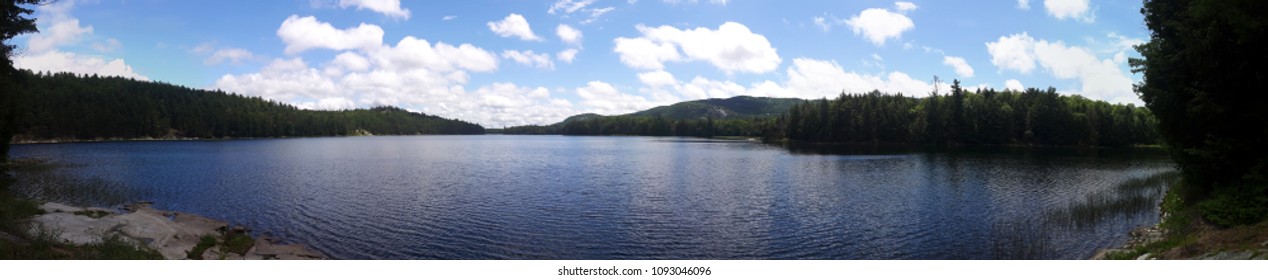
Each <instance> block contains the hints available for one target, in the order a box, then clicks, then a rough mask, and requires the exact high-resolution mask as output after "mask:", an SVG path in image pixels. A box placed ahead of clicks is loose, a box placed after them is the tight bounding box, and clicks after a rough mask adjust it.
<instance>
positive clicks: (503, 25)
mask: <svg viewBox="0 0 1268 280" xmlns="http://www.w3.org/2000/svg"><path fill="white" fill-rule="evenodd" d="M488 26H489V30H492V31H493V33H497V34H498V36H502V37H503V38H510V37H516V38H520V40H524V41H542V38H541V37H538V36H537V34H534V33H533V28H532V27H530V26H529V25H528V20H526V19H524V16H522V15H520V14H510V15H508V16H506V18H503V19H502V20H500V21H490V22H489V23H488Z"/></svg>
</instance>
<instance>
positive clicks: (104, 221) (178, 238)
mask: <svg viewBox="0 0 1268 280" xmlns="http://www.w3.org/2000/svg"><path fill="white" fill-rule="evenodd" d="M40 208H41V209H43V210H44V211H45V212H46V214H43V215H39V216H36V217H34V218H33V219H32V220H33V221H34V222H35V224H36V226H35V227H34V228H33V229H32V230H33V231H42V232H37V233H36V234H45V235H49V234H53V235H56V236H55V237H56V239H57V240H59V241H61V242H65V243H69V244H76V245H86V244H91V243H97V242H102V238H104V237H108V236H119V237H122V238H124V239H125V240H128V241H131V242H134V243H135V244H139V245H143V246H146V247H149V248H151V249H154V250H155V251H158V252H159V253H160V254H162V255H163V257H164V258H166V259H188V257H189V256H190V252H191V251H193V250H194V248H195V247H196V246H198V243H199V241H200V239H201V238H202V237H203V236H212V237H215V238H216V240H224V239H225V238H224V237H225V236H226V234H229V233H230V232H232V231H237V232H239V233H240V234H245V232H246V230H245V229H241V228H235V229H230V228H229V224H228V223H225V222H223V221H217V220H213V219H209V218H205V217H202V216H198V215H193V214H188V213H180V212H172V211H162V210H157V209H154V208H150V206H149V203H137V204H131V205H128V206H125V207H124V209H125V211H123V212H122V213H118V212H116V211H114V210H110V209H103V208H93V207H88V208H84V207H74V206H68V205H64V204H58V203H45V204H44V205H42V206H41V207H40ZM220 247H221V246H219V245H217V246H213V247H210V248H205V249H207V250H206V251H205V252H204V253H203V254H202V255H201V257H203V258H204V259H288V260H313V259H325V258H326V256H325V255H323V254H322V253H321V252H317V251H315V250H312V249H311V248H308V247H307V246H304V245H300V244H282V243H281V241H280V240H278V239H276V238H272V237H267V236H262V237H260V238H257V239H256V240H255V242H254V245H253V246H252V247H251V248H250V249H249V250H247V252H246V254H244V255H240V254H235V253H231V252H223V250H224V249H223V248H220Z"/></svg>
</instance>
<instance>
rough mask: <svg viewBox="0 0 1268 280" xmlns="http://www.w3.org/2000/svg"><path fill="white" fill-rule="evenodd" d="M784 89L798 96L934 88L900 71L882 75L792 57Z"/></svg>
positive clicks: (911, 92)
mask: <svg viewBox="0 0 1268 280" xmlns="http://www.w3.org/2000/svg"><path fill="white" fill-rule="evenodd" d="M786 89H787V90H788V91H790V92H791V94H792V95H795V96H797V97H801V98H808V99H814V98H821V97H834V96H836V95H838V94H840V93H841V92H843V91H844V92H846V93H865V92H870V91H872V90H879V91H881V92H886V93H897V94H903V95H906V96H917V97H920V96H926V95H928V94H929V93H930V92H932V91H933V86H932V85H930V84H929V83H926V82H923V81H920V80H916V79H913V78H911V76H908V75H907V74H906V73H903V72H897V71H895V72H890V73H888V74H886V75H884V76H879V75H867V74H858V73H855V72H845V70H844V69H842V68H841V66H840V65H838V64H837V63H836V62H835V61H822V60H814V59H808V58H797V59H793V66H791V67H788V82H787V86H786Z"/></svg>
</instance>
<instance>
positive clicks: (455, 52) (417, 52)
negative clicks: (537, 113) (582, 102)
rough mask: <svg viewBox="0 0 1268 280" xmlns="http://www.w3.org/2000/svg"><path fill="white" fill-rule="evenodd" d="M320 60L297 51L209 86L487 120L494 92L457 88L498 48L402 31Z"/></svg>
mask: <svg viewBox="0 0 1268 280" xmlns="http://www.w3.org/2000/svg"><path fill="white" fill-rule="evenodd" d="M316 25H325V24H324V23H317V24H316ZM280 36H281V35H279V37H280ZM373 40H374V41H381V40H382V38H381V37H380V38H373ZM322 65H323V66H320V67H315V66H311V65H310V64H308V63H307V62H305V61H304V59H303V58H300V57H292V58H285V59H274V60H273V61H272V62H271V63H269V64H268V65H267V66H265V67H264V68H263V69H260V70H259V71H257V72H253V73H245V74H231V75H224V76H222V77H221V78H220V79H218V80H217V81H216V83H215V87H216V88H220V89H223V90H225V91H229V92H236V93H241V94H245V95H251V96H259V97H264V98H268V99H272V100H277V101H280V102H285V103H290V104H295V105H297V106H301V107H305V108H314V109H340V108H349V107H369V106H375V105H392V106H400V107H402V108H406V109H408V110H411V111H419V112H424V113H427V114H433V115H439V116H444V117H447V118H462V119H464V120H471V121H476V122H479V123H481V124H484V125H492V124H494V123H491V121H492V119H491V118H489V116H490V115H489V114H492V113H488V112H484V111H481V110H480V109H479V108H480V106H483V105H485V103H487V102H494V103H497V101H498V100H499V99H498V98H492V97H491V98H483V97H480V96H470V95H469V93H467V92H466V91H465V90H464V86H465V85H466V84H467V83H468V81H469V80H470V78H469V77H468V73H469V72H492V71H495V70H497V68H498V57H497V55H495V54H493V53H491V52H489V51H486V50H484V49H482V48H479V47H475V46H472V45H470V44H461V45H457V46H455V45H451V44H447V43H443V42H436V43H431V42H428V41H427V40H424V39H419V38H415V37H410V36H407V37H405V38H402V39H401V40H400V41H398V42H397V43H396V44H395V45H394V46H393V45H382V44H381V45H377V46H367V47H358V48H349V49H347V50H345V51H344V52H341V53H340V54H338V55H337V56H334V57H333V58H332V59H331V60H329V61H328V62H326V63H323V64H322ZM535 96H537V95H535ZM540 103H541V104H550V101H549V100H543V101H541V102H540ZM497 104H502V105H506V104H505V103H504V102H503V103H497ZM521 105H522V106H530V105H532V104H521Z"/></svg>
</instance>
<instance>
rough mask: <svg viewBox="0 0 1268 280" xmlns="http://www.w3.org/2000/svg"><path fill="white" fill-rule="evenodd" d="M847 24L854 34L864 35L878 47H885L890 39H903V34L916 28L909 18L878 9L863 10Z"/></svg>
mask: <svg viewBox="0 0 1268 280" xmlns="http://www.w3.org/2000/svg"><path fill="white" fill-rule="evenodd" d="M913 6H914V5H913ZM913 9H914V8H913ZM845 23H846V24H847V25H849V26H850V28H852V29H853V30H854V34H858V35H862V36H863V37H864V38H867V40H868V41H870V42H872V44H876V45H877V46H883V45H885V41H887V40H889V39H898V38H901V37H902V35H903V32H907V31H908V30H912V29H914V28H916V24H915V23H913V22H912V21H911V19H910V18H908V17H907V16H905V15H903V14H899V13H895V12H890V11H889V10H885V9H877V8H872V9H866V10H863V12H860V13H859V14H858V15H855V16H854V17H851V18H850V19H848V20H846V21H845Z"/></svg>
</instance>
